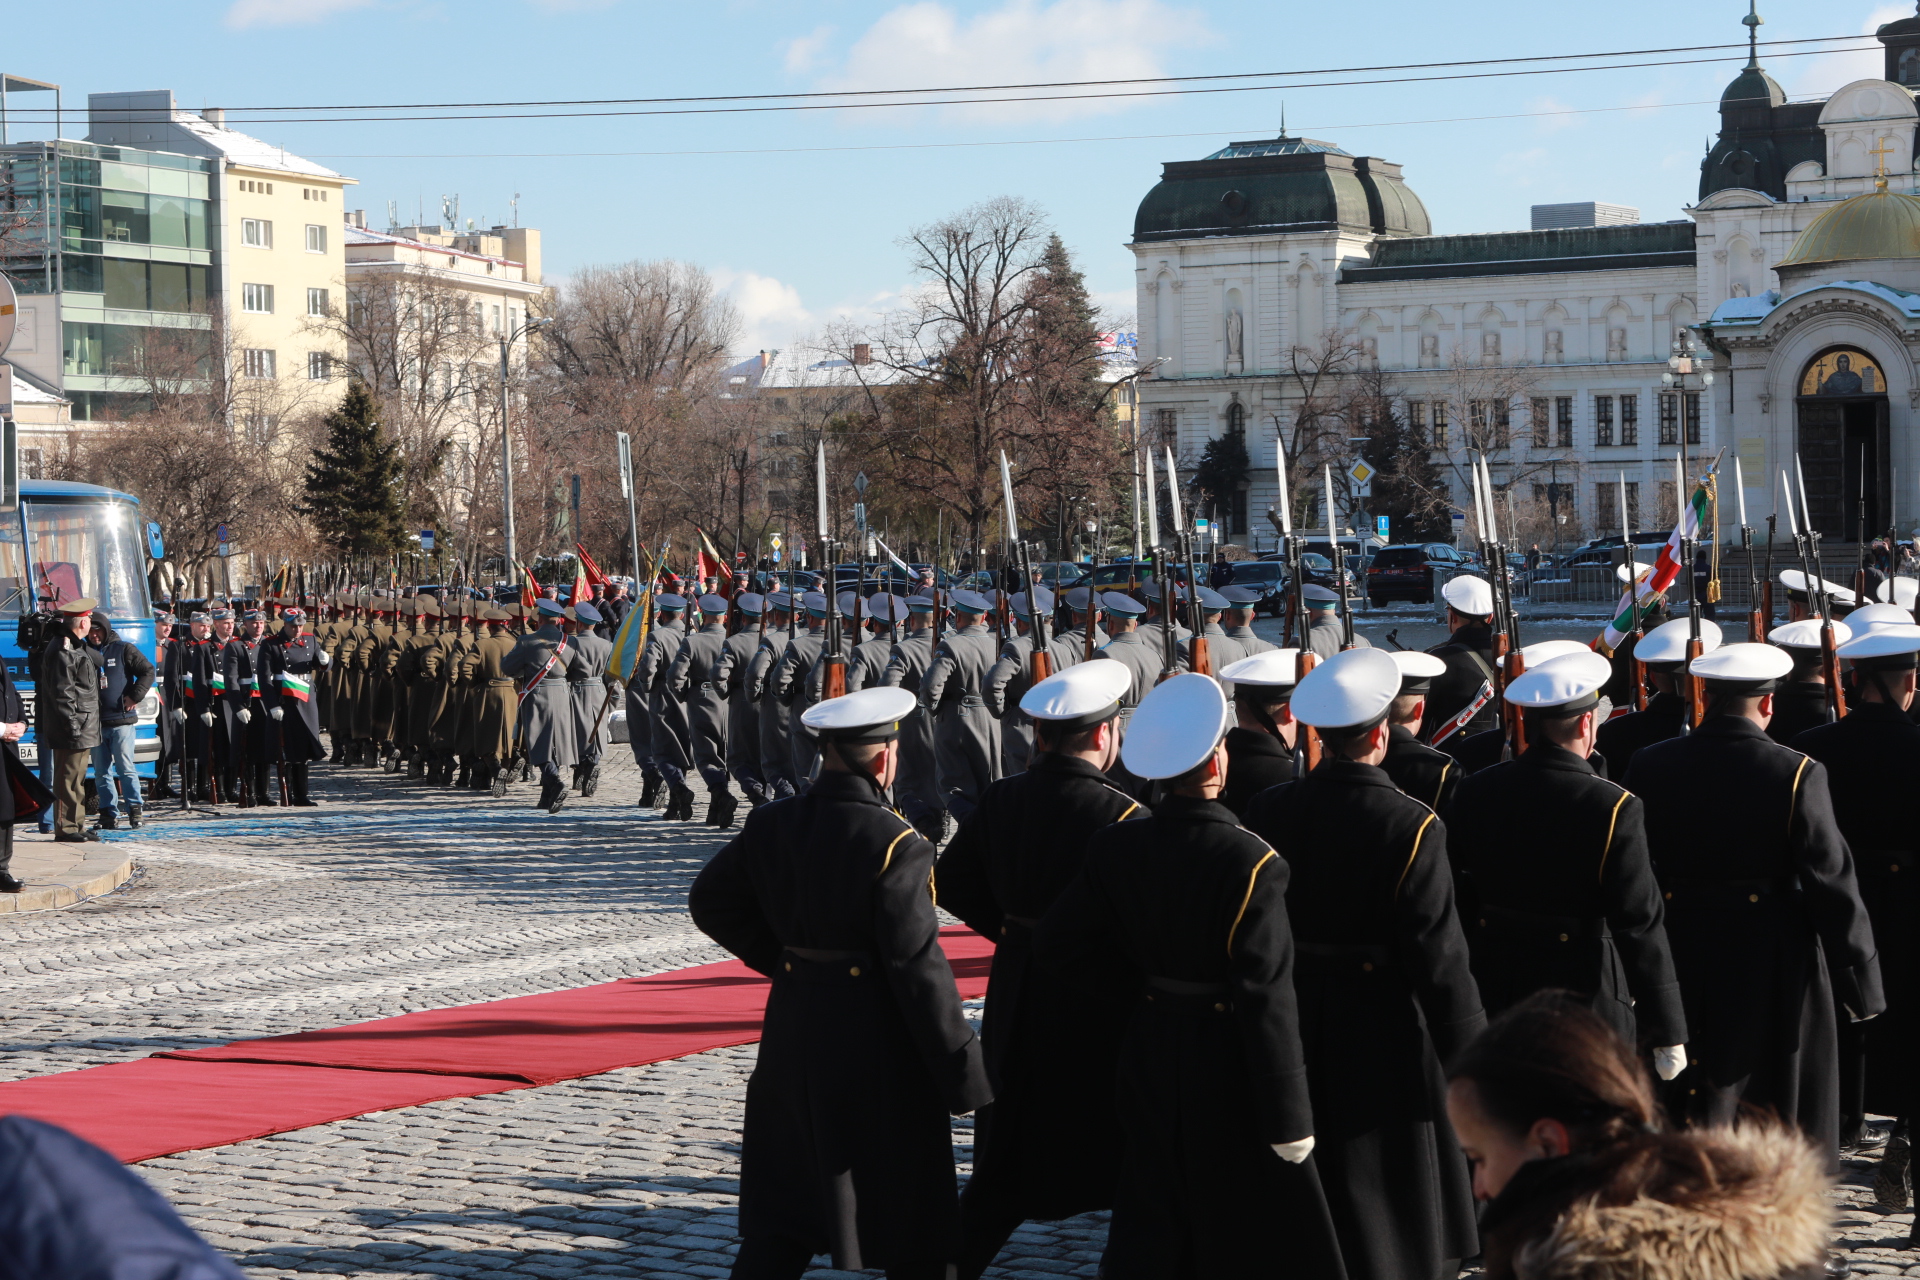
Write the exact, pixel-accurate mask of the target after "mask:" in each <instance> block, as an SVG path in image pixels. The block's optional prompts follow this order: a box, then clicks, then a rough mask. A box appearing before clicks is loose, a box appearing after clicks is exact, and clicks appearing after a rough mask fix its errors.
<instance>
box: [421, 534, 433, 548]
mask: <svg viewBox="0 0 1920 1280" xmlns="http://www.w3.org/2000/svg"><path fill="white" fill-rule="evenodd" d="M420 549H421V550H422V551H425V552H427V553H429V554H431V553H432V551H433V530H431V529H422V530H421V531H420Z"/></svg>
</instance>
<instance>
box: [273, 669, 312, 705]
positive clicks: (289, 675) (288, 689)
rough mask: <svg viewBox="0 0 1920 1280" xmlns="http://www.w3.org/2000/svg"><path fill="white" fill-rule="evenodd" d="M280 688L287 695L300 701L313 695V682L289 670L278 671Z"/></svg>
mask: <svg viewBox="0 0 1920 1280" xmlns="http://www.w3.org/2000/svg"><path fill="white" fill-rule="evenodd" d="M280 688H281V690H282V691H283V692H284V693H286V694H287V695H288V696H289V697H293V698H298V699H299V700H300V701H302V702H305V701H307V700H308V699H310V698H312V697H313V684H312V683H311V682H310V681H309V680H308V679H307V678H306V677H305V676H297V675H295V674H293V672H291V671H283V672H281V673H280Z"/></svg>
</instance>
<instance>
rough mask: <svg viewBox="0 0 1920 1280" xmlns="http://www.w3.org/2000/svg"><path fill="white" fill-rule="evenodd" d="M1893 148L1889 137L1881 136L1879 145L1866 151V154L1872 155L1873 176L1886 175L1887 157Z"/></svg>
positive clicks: (1892, 151)
mask: <svg viewBox="0 0 1920 1280" xmlns="http://www.w3.org/2000/svg"><path fill="white" fill-rule="evenodd" d="M1894 150H1895V148H1894V146H1893V143H1892V141H1891V140H1890V139H1887V138H1881V139H1880V145H1879V146H1877V147H1874V148H1873V149H1872V150H1870V151H1868V152H1867V154H1868V155H1870V156H1872V157H1874V161H1873V166H1874V174H1873V176H1874V177H1876V178H1884V177H1886V176H1887V157H1888V156H1890V155H1892V154H1893V153H1894Z"/></svg>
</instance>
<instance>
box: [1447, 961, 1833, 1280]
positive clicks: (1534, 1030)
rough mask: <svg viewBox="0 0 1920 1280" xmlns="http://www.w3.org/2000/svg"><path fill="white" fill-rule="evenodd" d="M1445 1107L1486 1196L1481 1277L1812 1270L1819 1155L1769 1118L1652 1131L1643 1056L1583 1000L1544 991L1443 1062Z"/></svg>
mask: <svg viewBox="0 0 1920 1280" xmlns="http://www.w3.org/2000/svg"><path fill="white" fill-rule="evenodd" d="M1449 1078H1450V1084H1449V1086H1448V1092H1447V1111H1448V1114H1449V1116H1450V1117H1451V1118H1452V1120H1453V1127H1454V1130H1455V1132H1456V1133H1458V1135H1459V1137H1460V1144H1461V1146H1462V1148H1463V1149H1464V1150H1465V1151H1466V1155H1467V1159H1468V1161H1469V1162H1470V1163H1471V1164H1472V1166H1473V1188H1474V1194H1475V1195H1476V1196H1478V1197H1479V1198H1480V1199H1482V1200H1487V1201H1490V1202H1491V1203H1490V1204H1489V1205H1488V1206H1487V1211H1486V1215H1485V1217H1484V1218H1483V1219H1482V1222H1481V1229H1482V1232H1483V1234H1484V1241H1485V1258H1486V1274H1487V1276H1488V1278H1489V1280H1819V1278H1820V1277H1821V1276H1822V1275H1823V1274H1824V1273H1825V1266H1826V1260H1827V1249H1828V1242H1829V1240H1830V1238H1831V1236H1832V1231H1833V1210H1832V1207H1831V1205H1830V1203H1829V1201H1828V1198H1827V1192H1828V1190H1829V1188H1830V1186H1831V1185H1832V1183H1831V1179H1830V1178H1829V1176H1828V1173H1827V1170H1826V1162H1825V1161H1824V1160H1823V1159H1822V1157H1821V1156H1820V1154H1819V1153H1818V1152H1816V1151H1815V1150H1814V1148H1813V1145H1812V1144H1811V1143H1809V1142H1808V1141H1807V1140H1806V1138H1804V1137H1803V1136H1802V1135H1800V1134H1799V1133H1798V1132H1797V1131H1795V1130H1793V1129H1790V1128H1788V1127H1786V1126H1783V1125H1781V1124H1779V1123H1778V1122H1775V1121H1771V1120H1757V1119H1756V1120H1752V1121H1749V1122H1746V1123H1742V1124H1739V1125H1736V1126H1732V1127H1724V1128H1721V1127H1716V1128H1702V1129H1693V1130H1686V1131H1678V1132H1676V1131H1671V1130H1668V1129H1666V1128H1665V1127H1664V1126H1663V1124H1662V1122H1661V1118H1660V1114H1659V1107H1658V1105H1657V1104H1656V1103H1655V1101H1654V1097H1653V1086H1652V1083H1651V1081H1650V1080H1649V1079H1648V1077H1647V1073H1646V1069H1645V1068H1644V1067H1643V1066H1642V1065H1641V1063H1640V1062H1639V1060H1638V1059H1637V1058H1636V1057H1635V1056H1634V1054H1633V1051H1632V1050H1631V1049H1629V1048H1628V1047H1627V1045H1626V1044H1625V1043H1624V1042H1623V1041H1621V1040H1620V1038H1619V1037H1618V1036H1617V1035H1615V1034H1614V1032H1613V1031H1612V1030H1611V1029H1610V1028H1609V1027H1608V1026H1607V1025H1606V1023H1604V1022H1603V1021H1601V1019H1600V1018H1599V1017H1598V1016H1597V1015H1596V1014H1594V1013H1593V1012H1592V1011H1591V1010H1590V1009H1588V1008H1587V1007H1586V1006H1585V1005H1584V1004H1582V1003H1580V1002H1579V1001H1577V1000H1575V999H1573V998H1572V997H1570V996H1568V995H1567V994H1566V993H1564V992H1542V993H1541V994H1539V995H1536V996H1534V997H1532V998H1530V999H1528V1000H1526V1001H1524V1002H1522V1003H1520V1004H1518V1005H1516V1006H1514V1007H1513V1008H1512V1009H1510V1010H1508V1011H1507V1012H1506V1013H1505V1014H1503V1015H1502V1016H1500V1017H1499V1018H1497V1019H1495V1020H1494V1022H1493V1023H1492V1024H1491V1025H1489V1026H1488V1028H1487V1030H1486V1032H1485V1033H1484V1034H1482V1035H1481V1036H1480V1037H1479V1038H1478V1039H1477V1040H1475V1041H1474V1042H1473V1043H1472V1044H1471V1045H1469V1046H1468V1047H1467V1048H1466V1049H1465V1050H1464V1051H1463V1052H1462V1053H1461V1055H1460V1057H1459V1059H1458V1060H1457V1061H1456V1062H1455V1063H1454V1064H1453V1066H1452V1068H1451V1070H1450V1072H1449Z"/></svg>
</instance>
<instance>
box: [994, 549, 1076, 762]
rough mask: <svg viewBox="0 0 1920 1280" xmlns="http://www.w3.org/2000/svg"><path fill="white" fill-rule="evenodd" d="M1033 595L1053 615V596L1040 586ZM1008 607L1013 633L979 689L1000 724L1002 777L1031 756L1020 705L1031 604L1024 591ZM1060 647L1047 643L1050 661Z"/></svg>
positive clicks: (1029, 728) (1029, 652) (1029, 648)
mask: <svg viewBox="0 0 1920 1280" xmlns="http://www.w3.org/2000/svg"><path fill="white" fill-rule="evenodd" d="M1034 593H1035V594H1036V595H1038V596H1039V598H1040V599H1039V607H1040V609H1041V610H1042V611H1043V612H1044V613H1051V612H1053V593H1052V592H1050V591H1048V590H1047V589H1046V588H1045V587H1040V586H1036V587H1035V588H1034ZM1008 607H1009V608H1011V609H1012V611H1013V625H1014V634H1013V635H1010V636H1008V637H1007V638H1006V640H1005V642H1003V643H1002V644H1001V646H1000V656H999V657H998V658H997V659H995V661H994V664H993V666H992V667H991V668H989V669H988V671H987V676H986V681H985V683H984V685H983V686H982V689H981V693H982V696H984V697H985V699H986V703H987V710H988V711H990V712H992V713H993V717H994V719H996V720H998V721H999V722H1000V776H1001V777H1003V778H1006V777H1011V776H1012V775H1014V774H1016V773H1019V772H1020V771H1021V770H1023V769H1025V768H1026V767H1027V761H1028V760H1029V759H1031V758H1032V756H1033V722H1032V721H1031V720H1029V719H1028V718H1027V714H1026V712H1024V711H1022V710H1021V709H1020V705H1019V704H1020V699H1021V698H1022V697H1024V696H1025V695H1026V692H1027V670H1028V666H1029V664H1030V662H1031V661H1032V658H1033V641H1032V640H1031V639H1030V638H1029V637H1031V635H1032V634H1033V605H1032V604H1030V603H1029V602H1028V600H1027V593H1026V592H1024V591H1016V592H1014V594H1013V598H1012V599H1011V600H1009V601H1008ZM1059 647H1060V646H1059V645H1058V644H1057V643H1055V642H1050V643H1049V644H1048V646H1047V656H1048V659H1049V661H1053V660H1054V659H1055V658H1056V657H1057V655H1056V654H1055V653H1054V650H1055V649H1056V648H1059ZM1068 665H1071V664H1068Z"/></svg>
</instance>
